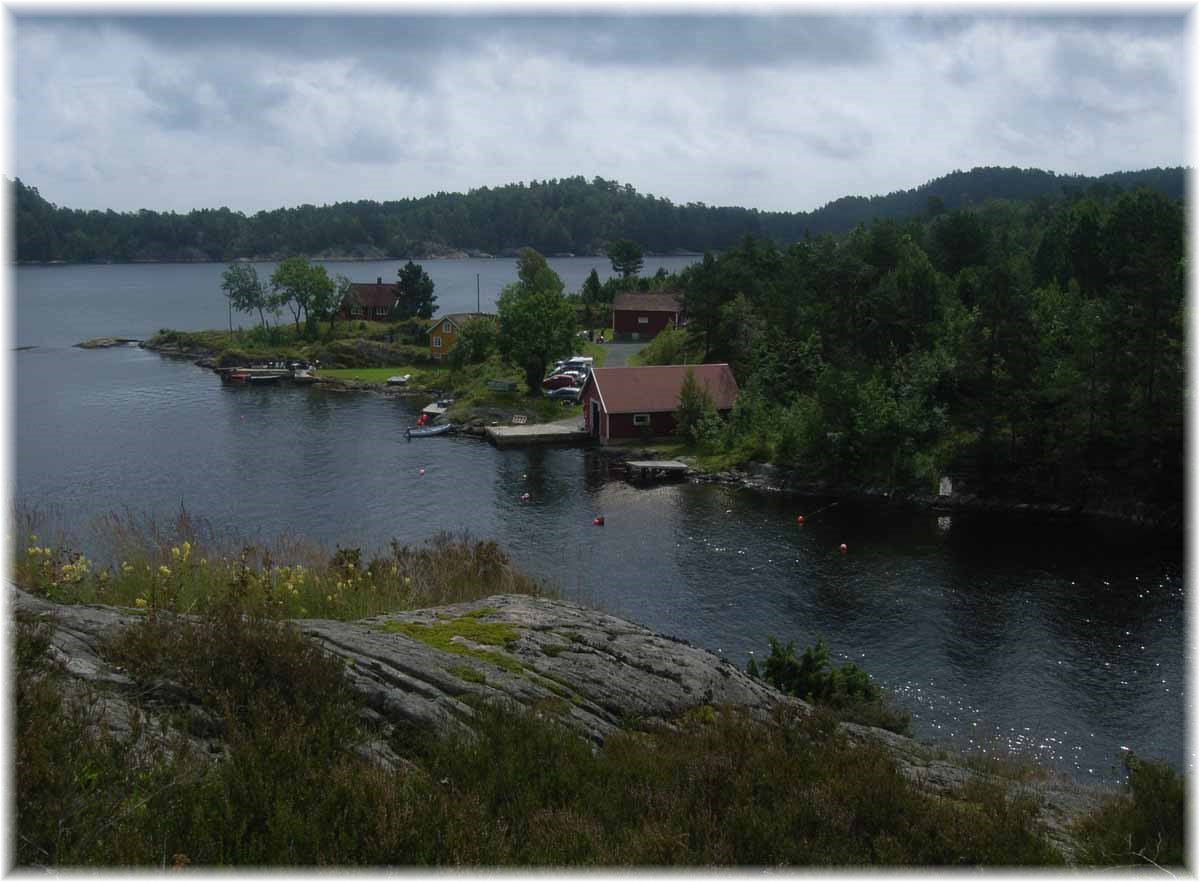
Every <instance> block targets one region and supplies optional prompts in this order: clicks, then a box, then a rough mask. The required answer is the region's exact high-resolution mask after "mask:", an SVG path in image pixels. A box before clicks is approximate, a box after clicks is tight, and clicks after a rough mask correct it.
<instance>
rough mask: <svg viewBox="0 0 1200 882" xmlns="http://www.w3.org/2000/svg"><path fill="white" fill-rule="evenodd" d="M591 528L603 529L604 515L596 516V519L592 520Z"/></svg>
mask: <svg viewBox="0 0 1200 882" xmlns="http://www.w3.org/2000/svg"><path fill="white" fill-rule="evenodd" d="M592 526H594V527H603V526H604V515H596V517H594V518H592Z"/></svg>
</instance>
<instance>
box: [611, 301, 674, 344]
mask: <svg viewBox="0 0 1200 882" xmlns="http://www.w3.org/2000/svg"><path fill="white" fill-rule="evenodd" d="M612 309H613V339H614V340H650V339H653V338H654V337H656V336H657V335H658V332H659V331H661V330H662V329H663V328H665V327H667V326H668V325H670V326H671V327H675V328H677V327H679V320H680V315H681V313H682V312H683V305H682V303H680V300H679V294H678V293H675V292H669V291H668V292H664V291H655V292H648V291H622V292H621V293H620V294H618V295H617V296H616V297H614V298H613V306H612Z"/></svg>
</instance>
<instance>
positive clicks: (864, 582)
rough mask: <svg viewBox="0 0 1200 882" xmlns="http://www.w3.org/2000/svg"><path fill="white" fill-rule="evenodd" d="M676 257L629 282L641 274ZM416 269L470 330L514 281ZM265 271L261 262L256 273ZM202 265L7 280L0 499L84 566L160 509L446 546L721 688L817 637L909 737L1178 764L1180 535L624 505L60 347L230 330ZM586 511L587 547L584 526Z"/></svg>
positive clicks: (354, 266)
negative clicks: (122, 518)
mask: <svg viewBox="0 0 1200 882" xmlns="http://www.w3.org/2000/svg"><path fill="white" fill-rule="evenodd" d="M693 259H694V258H648V259H647V262H646V267H645V269H644V272H646V273H648V274H649V273H653V272H654V271H655V270H656V269H657V268H658V267H659V266H660V265H661V266H664V267H666V268H667V269H668V270H669V271H674V270H677V269H679V268H681V267H683V266H686V265H687V264H688V263H689V262H690V261H691V260H693ZM550 263H551V266H552V267H553V268H554V269H555V270H556V271H557V272H558V273H559V274H560V275H561V276H562V277H563V279H564V282H565V283H566V287H567V290H568V291H575V290H578V288H579V286H580V284H581V283H582V281H583V279H584V278H585V277H586V275H587V273H588V272H589V271H590V270H591V269H592V268H593V267H595V268H596V269H597V270H598V271H599V272H600V274H601V277H602V278H603V277H604V276H606V275H607V274H608V271H609V267H608V265H607V262H606V261H605V260H604V259H603V258H561V259H552V260H551V261H550ZM423 265H424V267H425V269H426V270H427V271H428V272H429V273H430V275H431V276H432V278H433V279H434V282H435V285H436V288H435V293H436V294H437V296H438V306H439V311H444V312H450V311H468V310H473V309H474V308H475V306H476V277H477V275H478V279H479V289H478V290H479V301H480V303H481V305H482V307H483V309H484V310H485V311H488V310H490V309H493V308H494V302H495V297H496V295H497V294H498V293H499V291H500V289H501V288H502V287H503V285H504V284H507V283H508V282H510V281H513V280H515V276H516V273H515V265H514V262H513V261H511V260H446V261H427V262H424V264H423ZM398 266H399V262H397V261H386V262H370V263H330V264H328V267H329V269H330V271H331V272H332V273H342V274H344V275H346V276H347V277H349V278H350V279H351V280H352V281H374V280H375V279H376V278H378V277H382V278H384V279H385V280H392V279H394V278H395V276H396V270H397V268H398ZM271 268H272V266H271V265H270V264H260V265H259V267H258V269H259V274H260V276H262V277H265V276H269V274H270V271H271ZM223 269H224V266H223V265H221V264H177V265H176V264H155V265H137V266H128V265H110V266H56V267H18V268H16V269H15V270H14V271H13V277H12V278H13V287H12V293H13V299H14V300H15V303H16V309H15V321H14V322H13V324H12V328H13V334H12V345H13V346H17V347H32V348H29V349H22V350H20V351H17V352H14V353H13V354H12V355H11V358H12V359H13V362H12V364H13V365H14V367H15V370H14V375H15V382H14V387H13V389H14V396H13V405H14V408H15V411H14V414H13V418H12V422H11V425H12V427H13V436H12V437H13V442H14V443H13V449H12V464H13V470H12V476H13V486H12V488H11V490H12V495H13V499H14V501H16V502H17V503H18V504H20V505H23V506H26V507H32V508H36V509H40V510H42V511H44V512H45V513H46V514H47V516H48V517H49V518H50V519H51V520H52V522H53V523H54V524H55V526H56V527H57V528H58V529H61V530H63V531H64V532H66V533H68V534H70V535H72V536H74V537H77V538H78V540H79V542H80V543H82V544H84V545H86V544H87V542H88V541H89V539H88V536H89V531H90V530H91V529H92V525H93V524H94V522H95V519H96V518H97V517H98V516H101V515H103V514H104V513H106V512H109V511H125V510H128V511H133V512H137V513H144V514H147V515H151V516H154V517H158V518H162V519H170V518H171V517H173V516H174V514H175V513H177V512H178V511H179V510H180V508H181V507H182V508H184V509H186V510H187V511H188V512H190V513H191V514H193V515H194V516H196V517H199V518H203V519H204V520H205V521H207V522H208V523H210V524H212V525H213V526H214V528H216V529H220V530H228V531H230V532H233V533H237V534H238V535H242V536H245V537H247V538H249V539H253V538H255V537H261V538H270V537H274V536H276V535H278V534H280V533H290V534H293V535H297V536H302V537H307V538H310V539H314V540H317V541H320V542H322V543H325V544H326V545H327V546H328V547H329V548H330V549H331V550H332V548H333V547H334V546H335V545H336V544H340V545H342V546H357V547H361V548H363V550H364V552H365V553H367V554H370V553H372V552H376V551H380V550H382V549H383V548H385V547H386V544H387V543H388V542H389V541H390V540H392V539H397V540H399V541H401V542H406V543H416V542H419V541H421V540H422V539H424V538H426V537H427V536H429V535H431V534H432V533H434V532H436V531H438V530H450V531H455V532H459V531H467V532H469V533H471V534H472V535H473V536H476V537H479V538H493V539H495V540H496V541H497V542H499V543H500V544H501V545H502V546H503V547H504V548H505V549H507V550H508V551H509V552H510V553H512V554H513V556H514V557H515V558H516V560H517V561H518V562H519V563H520V564H521V566H523V567H524V568H525V569H527V570H528V571H530V572H531V573H533V574H534V575H536V576H538V577H541V578H545V579H547V580H550V581H552V582H554V583H556V584H557V585H559V586H561V588H562V591H563V594H564V595H565V596H566V597H567V598H569V599H576V600H579V601H581V602H584V603H588V604H591V605H595V606H599V607H601V608H602V609H604V610H606V611H608V612H611V613H613V614H615V615H619V616H623V617H626V618H629V619H631V620H633V621H636V622H639V623H641V624H644V625H646V626H648V627H650V628H652V629H655V630H657V631H661V632H663V633H667V634H671V635H674V636H676V637H679V638H682V639H686V640H688V641H690V642H692V643H694V644H696V645H699V646H703V647H705V648H708V649H711V650H712V651H714V652H718V653H720V654H722V655H723V656H725V657H726V658H728V659H729V660H730V661H732V662H734V663H735V664H738V665H739V666H744V665H745V662H746V659H747V658H748V656H749V653H751V652H755V653H758V654H760V655H761V654H762V653H763V652H764V651H765V650H766V649H767V636H768V635H774V636H776V637H778V638H780V639H781V640H783V641H785V642H786V641H789V640H794V641H795V642H796V644H797V646H798V647H804V646H807V645H809V644H811V643H813V642H815V641H816V640H817V639H818V638H820V639H824V640H825V641H826V643H827V644H828V645H829V646H830V648H831V650H832V652H833V654H834V655H835V656H836V657H838V658H848V659H852V660H853V661H855V662H857V663H858V664H860V665H861V666H862V667H864V668H865V669H866V670H867V671H869V672H870V673H871V674H872V675H873V676H874V677H875V678H877V679H878V680H879V681H880V682H881V683H882V684H883V685H884V686H885V687H887V688H888V689H890V690H891V691H892V692H893V694H894V695H895V696H896V698H897V700H898V701H899V702H900V703H902V704H903V705H904V706H905V707H906V708H908V709H909V710H910V711H911V712H912V713H913V716H914V722H915V727H916V730H917V734H918V736H919V737H921V738H924V739H928V740H931V741H935V742H941V743H945V744H947V745H953V746H957V747H960V748H963V749H967V750H988V751H993V750H999V751H1001V752H1012V753H1016V754H1018V755H1020V756H1025V757H1030V758H1033V759H1036V760H1038V761H1039V762H1043V763H1046V764H1048V765H1052V766H1054V767H1056V768H1060V769H1062V770H1064V771H1068V772H1070V773H1072V774H1074V775H1076V776H1077V777H1079V778H1080V779H1084V780H1089V781H1101V782H1108V781H1114V780H1117V779H1118V778H1119V777H1120V769H1119V754H1120V752H1121V751H1122V749H1123V748H1131V749H1133V750H1134V751H1136V752H1138V753H1139V754H1142V755H1145V756H1149V757H1156V758H1163V759H1167V760H1170V761H1171V762H1172V763H1173V764H1174V765H1175V766H1176V767H1178V768H1181V769H1182V768H1185V766H1186V767H1190V764H1191V762H1192V757H1191V754H1190V753H1188V752H1187V750H1186V741H1185V737H1184V719H1185V710H1186V682H1185V676H1186V667H1185V661H1184V656H1185V645H1186V644H1185V640H1186V628H1185V607H1186V603H1185V588H1184V575H1183V574H1184V568H1183V552H1182V539H1181V537H1179V536H1177V535H1174V536H1163V537H1160V536H1155V535H1149V534H1146V533H1144V532H1141V531H1134V530H1132V529H1131V528H1129V527H1127V526H1125V525H1123V524H1120V523H1085V524H1079V523H1074V522H1069V521H1063V520H1058V519H1049V518H1040V517H1034V516H1031V515H1026V516H1022V517H1016V516H1001V515H984V514H972V515H966V514H954V515H945V514H941V515H939V514H937V513H931V512H924V511H914V510H910V509H901V508H893V507H886V506H882V505H873V506H867V505H852V504H850V503H848V502H843V503H840V504H838V505H833V506H830V505H829V502H830V501H829V500H814V499H804V498H797V497H789V496H785V495H782V494H770V493H763V492H758V491H751V490H747V489H741V488H735V487H729V486H716V485H697V484H677V485H665V486H658V487H651V488H641V489H639V488H635V487H632V486H630V485H628V484H626V483H624V482H623V481H622V480H620V479H619V478H618V477H617V476H615V475H610V474H609V471H608V467H607V465H606V460H605V459H604V458H603V457H600V456H597V455H596V454H594V453H593V452H590V451H587V450H577V449H537V448H531V449H517V450H506V451H500V450H496V449H495V448H493V447H491V446H489V445H487V444H486V443H484V442H480V441H477V440H473V439H469V438H439V439H435V440H429V441H424V442H411V443H410V442H406V441H405V440H404V438H403V434H402V432H403V429H404V427H405V426H407V425H411V424H412V422H413V419H414V415H415V413H416V410H417V409H418V406H419V405H420V404H421V403H423V402H420V401H406V400H398V399H392V398H385V397H383V396H380V395H376V394H370V393H364V394H354V395H337V394H330V393H326V392H320V391H316V390H309V389H300V388H291V387H280V388H268V389H255V388H230V387H223V386H222V385H221V384H220V382H219V381H218V379H217V377H216V376H215V375H214V374H212V373H211V372H210V371H206V370H203V369H201V368H198V367H196V366H194V365H192V364H190V363H189V362H187V361H183V360H173V359H168V358H163V357H160V356H158V355H156V354H154V353H150V352H146V351H143V350H140V349H137V348H134V347H129V348H117V349H108V350H93V351H86V350H80V349H77V348H73V344H75V343H77V342H79V341H80V340H83V339H86V338H89V337H96V336H125V337H133V338H139V339H140V338H145V337H148V336H150V335H151V334H153V333H154V332H155V331H157V330H158V329H159V328H177V329H183V330H195V329H200V328H221V327H226V326H227V324H228V322H229V316H228V312H227V309H226V302H225V300H224V298H223V296H222V293H221V290H220V287H219V285H220V275H221V272H222V270H223ZM233 323H234V326H235V327H236V326H237V325H238V324H239V323H240V324H242V325H244V326H249V325H250V324H251V323H252V321H251V320H250V319H249V318H248V317H246V316H241V317H239V316H237V315H235V316H234V317H233ZM420 469H424V470H425V474H424V475H422V474H420V471H419V470H420ZM526 492H528V493H529V494H530V497H531V498H530V500H529V501H528V502H522V501H521V495H522V494H523V493H526ZM806 512H807V513H808V517H807V523H806V524H805V525H804V527H803V528H798V527H797V525H796V523H795V516H796V515H797V514H801V513H806ZM598 514H603V515H604V516H605V520H606V524H605V526H604V527H594V526H593V525H592V519H593V517H595V516H596V515H598ZM842 542H845V543H846V544H847V545H848V547H849V552H848V553H847V554H845V555H843V554H841V553H839V551H838V545H839V544H840V543H842Z"/></svg>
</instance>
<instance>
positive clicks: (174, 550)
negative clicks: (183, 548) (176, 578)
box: [171, 547, 179, 557]
mask: <svg viewBox="0 0 1200 882" xmlns="http://www.w3.org/2000/svg"><path fill="white" fill-rule="evenodd" d="M171 557H179V549H178V548H175V547H172V548H171Z"/></svg>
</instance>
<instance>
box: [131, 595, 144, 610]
mask: <svg viewBox="0 0 1200 882" xmlns="http://www.w3.org/2000/svg"><path fill="white" fill-rule="evenodd" d="M133 605H134V606H136V607H137V608H138V609H145V608H146V598H144V597H139V598H138V599H137V600H135V601H134V602H133Z"/></svg>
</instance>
